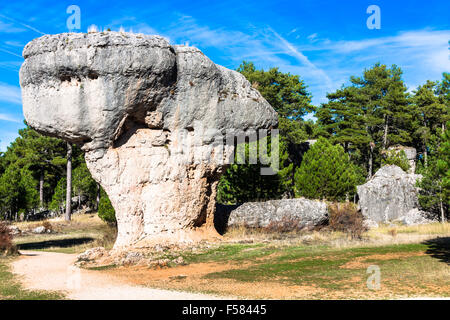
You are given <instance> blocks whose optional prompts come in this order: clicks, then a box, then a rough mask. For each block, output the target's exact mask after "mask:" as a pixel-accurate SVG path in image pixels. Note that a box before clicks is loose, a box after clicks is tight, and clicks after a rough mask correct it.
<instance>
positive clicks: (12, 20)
mask: <svg viewBox="0 0 450 320" xmlns="http://www.w3.org/2000/svg"><path fill="white" fill-rule="evenodd" d="M0 18H3V19H6V20H8V21H11V22H13V23H14V24H18V25H20V26H22V27H25V28H27V29H29V30H31V31H34V32H37V33H40V34H45V33H44V32H42V31H40V30H38V29H36V28H35V27H33V26H31V25H29V24H27V23H23V22H20V21H18V20H16V19H14V18H11V17H8V16H5V15H3V14H0Z"/></svg>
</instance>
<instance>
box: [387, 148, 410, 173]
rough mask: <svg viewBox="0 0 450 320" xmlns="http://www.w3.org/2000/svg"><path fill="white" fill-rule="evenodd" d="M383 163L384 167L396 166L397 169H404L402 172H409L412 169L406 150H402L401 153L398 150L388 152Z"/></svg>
mask: <svg viewBox="0 0 450 320" xmlns="http://www.w3.org/2000/svg"><path fill="white" fill-rule="evenodd" d="M382 162H383V165H396V166H397V167H400V168H402V170H403V171H405V172H408V170H409V169H410V168H411V166H410V164H409V160H408V157H406V153H405V151H404V150H401V151H400V152H399V151H396V150H389V151H387V152H386V154H385V158H384V159H383V160H382Z"/></svg>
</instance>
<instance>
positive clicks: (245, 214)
mask: <svg viewBox="0 0 450 320" xmlns="http://www.w3.org/2000/svg"><path fill="white" fill-rule="evenodd" d="M216 214H220V215H222V216H225V220H227V222H226V223H227V226H228V227H233V226H241V225H244V226H247V227H251V228H265V227H267V226H269V225H270V224H271V223H277V222H282V221H283V220H286V221H296V222H298V223H299V226H300V227H311V226H316V225H319V224H322V223H324V222H325V221H326V220H327V218H328V208H327V204H326V203H325V202H322V201H317V200H309V199H305V198H296V199H282V200H269V201H265V202H247V203H244V204H242V205H239V206H223V205H221V206H218V211H217V212H216Z"/></svg>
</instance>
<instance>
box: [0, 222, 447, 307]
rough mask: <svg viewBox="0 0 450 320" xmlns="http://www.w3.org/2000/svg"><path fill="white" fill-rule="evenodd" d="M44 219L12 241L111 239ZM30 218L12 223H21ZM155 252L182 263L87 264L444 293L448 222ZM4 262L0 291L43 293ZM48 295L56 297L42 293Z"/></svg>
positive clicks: (33, 245) (35, 245)
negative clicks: (24, 287) (26, 285)
mask: <svg viewBox="0 0 450 320" xmlns="http://www.w3.org/2000/svg"><path fill="white" fill-rule="evenodd" d="M50 223H51V225H52V227H53V228H54V230H55V233H53V234H44V235H25V236H21V237H18V238H16V239H15V242H16V243H17V244H18V245H19V246H20V248H21V249H32V250H46V251H56V252H64V253H78V252H82V251H84V250H86V249H87V248H90V247H95V246H105V247H107V248H111V246H112V243H113V240H114V231H113V230H112V229H111V228H110V227H108V226H107V225H106V224H104V223H103V222H102V221H101V220H99V219H98V218H97V217H96V216H95V215H79V216H75V219H74V221H72V222H70V223H67V222H64V221H62V220H52V221H50ZM38 224H39V223H38ZM38 224H36V223H34V224H30V223H22V224H19V225H18V226H19V228H21V229H23V230H25V229H27V228H31V227H35V226H37V225H38ZM160 255H161V258H176V257H179V256H182V257H183V258H184V260H185V261H186V262H187V265H184V266H172V267H170V268H162V269H152V268H148V267H142V266H141V267H114V266H107V267H100V268H94V270H95V269H96V270H97V271H98V272H104V273H110V274H112V275H114V276H117V277H121V278H123V279H124V280H126V281H128V282H129V283H134V284H137V285H144V286H150V287H157V288H164V289H176V290H188V291H194V292H204V293H214V294H219V295H220V294H223V295H232V296H240V297H242V298H269V299H348V298H350V299H373V298H374V299H390V298H405V297H418V296H419V297H425V296H426V297H450V224H449V223H447V224H440V223H435V224H430V225H422V226H411V227H406V226H400V225H386V226H381V227H379V228H377V229H372V230H370V231H369V232H367V233H366V234H365V235H364V237H363V239H360V240H352V239H350V238H349V237H348V236H347V235H345V234H343V233H338V232H326V231H320V232H318V231H314V232H300V233H286V234H279V233H266V232H261V231H259V230H248V229H244V228H241V229H233V230H230V231H229V232H228V233H227V234H225V236H224V237H223V239H222V241H220V242H216V243H209V244H207V245H205V244H204V245H203V246H201V247H194V248H191V249H188V250H186V249H184V250H181V251H171V250H168V251H165V252H162V253H160ZM7 264H8V260H4V259H3V260H0V277H1V278H0V280H2V281H1V285H0V296H2V297H11V298H19V299H20V297H21V296H23V297H25V296H26V295H28V294H29V298H33V297H36V298H39V297H43V298H46V295H45V294H44V293H26V292H23V291H21V289H20V286H18V285H17V282H15V281H14V280H13V278H12V275H11V274H10V273H8V271H7ZM372 265H375V266H377V267H378V268H379V270H380V288H379V289H377V290H371V289H369V288H368V287H367V280H368V278H369V276H371V274H368V273H367V270H368V267H369V266H372ZM3 279H5V280H3ZM8 290H10V291H12V293H8V292H9V291H8ZM14 292H15V293H14ZM40 295H42V296H40ZM52 297H56V296H54V295H53V294H51V293H50V294H48V298H52Z"/></svg>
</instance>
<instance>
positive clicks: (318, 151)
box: [295, 138, 363, 201]
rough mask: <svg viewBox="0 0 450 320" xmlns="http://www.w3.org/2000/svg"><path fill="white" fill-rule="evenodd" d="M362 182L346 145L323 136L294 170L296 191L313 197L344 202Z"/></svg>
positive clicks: (303, 195) (298, 194)
mask: <svg viewBox="0 0 450 320" xmlns="http://www.w3.org/2000/svg"><path fill="white" fill-rule="evenodd" d="M362 181H363V177H362V176H361V174H360V172H359V171H358V169H357V168H356V167H355V166H354V165H353V164H352V163H351V161H350V159H349V156H348V154H347V153H345V151H344V148H343V147H342V146H340V145H332V144H331V143H330V142H329V141H328V140H327V139H325V138H320V139H319V140H318V141H317V142H316V143H315V144H314V145H313V146H312V147H311V148H310V149H309V150H308V152H306V154H305V155H304V157H303V161H302V164H301V165H300V168H298V169H297V171H296V173H295V193H296V195H297V196H302V197H306V198H310V199H327V200H332V201H342V200H345V199H349V198H350V197H352V196H354V194H355V192H356V185H357V184H359V183H361V182H362Z"/></svg>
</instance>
